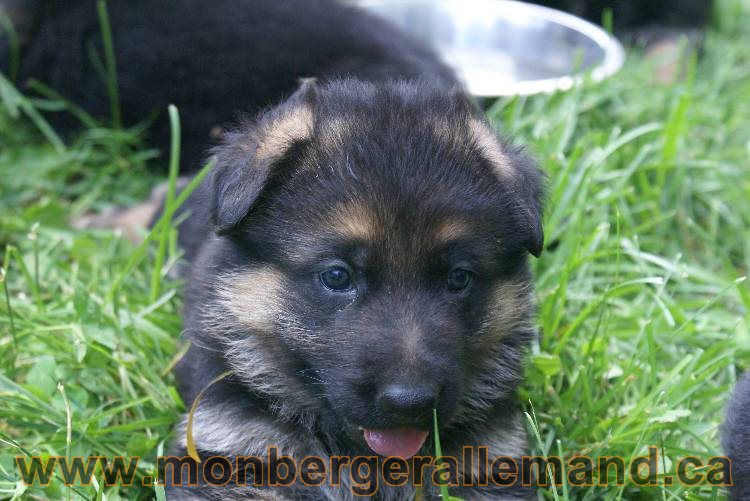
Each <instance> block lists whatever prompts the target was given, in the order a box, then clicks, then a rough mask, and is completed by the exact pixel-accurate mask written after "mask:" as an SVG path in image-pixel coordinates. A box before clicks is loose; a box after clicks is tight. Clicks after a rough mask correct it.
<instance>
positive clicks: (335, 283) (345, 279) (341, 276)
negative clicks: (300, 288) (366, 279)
mask: <svg viewBox="0 0 750 501" xmlns="http://www.w3.org/2000/svg"><path fill="white" fill-rule="evenodd" d="M320 282H321V283H322V284H323V285H325V286H326V287H327V288H329V289H331V290H332V291H337V292H341V291H347V290H349V289H351V288H352V277H351V275H350V274H349V272H348V271H347V270H346V269H345V268H342V267H340V266H336V267H334V268H329V269H327V270H325V271H323V272H322V273H321V274H320Z"/></svg>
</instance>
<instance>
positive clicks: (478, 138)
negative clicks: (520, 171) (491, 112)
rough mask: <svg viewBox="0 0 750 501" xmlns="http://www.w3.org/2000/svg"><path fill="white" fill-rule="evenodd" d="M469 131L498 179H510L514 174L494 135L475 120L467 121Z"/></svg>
mask: <svg viewBox="0 0 750 501" xmlns="http://www.w3.org/2000/svg"><path fill="white" fill-rule="evenodd" d="M469 130H470V131H471V135H472V138H473V139H474V141H475V142H476V144H477V146H478V147H479V148H480V149H481V150H482V153H483V154H484V156H485V158H486V159H487V160H489V162H490V163H491V164H492V166H493V167H494V168H495V172H497V174H498V175H499V176H500V178H501V179H508V178H510V177H512V176H513V174H514V172H513V166H512V165H511V163H510V161H509V160H508V158H507V157H506V156H505V154H504V153H503V151H502V148H500V143H499V142H498V140H497V137H496V136H495V134H494V133H493V132H492V131H491V130H489V129H488V128H487V126H486V125H485V124H484V123H482V121H481V120H478V119H476V118H472V119H471V120H470V121H469Z"/></svg>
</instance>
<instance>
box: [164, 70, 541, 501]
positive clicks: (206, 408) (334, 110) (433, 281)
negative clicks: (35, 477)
mask: <svg viewBox="0 0 750 501" xmlns="http://www.w3.org/2000/svg"><path fill="white" fill-rule="evenodd" d="M214 155H215V159H216V162H217V165H216V167H215V169H214V172H213V176H212V180H211V181H210V182H209V183H205V184H204V186H202V187H201V188H200V190H199V192H198V193H197V194H195V195H194V196H193V197H192V199H191V200H190V202H189V203H188V207H187V210H188V211H189V212H190V217H189V218H188V219H187V220H186V222H185V223H184V224H183V227H182V228H181V232H180V234H181V236H182V238H183V246H184V247H185V248H186V249H187V255H188V258H189V260H190V270H191V271H190V276H189V286H188V292H187V302H186V304H185V331H186V336H187V338H188V339H189V340H190V342H191V343H192V344H191V347H190V349H189V351H188V352H187V355H186V356H185V357H184V358H183V359H182V360H181V361H180V363H179V365H178V368H177V374H178V378H179V380H180V382H181V384H182V393H183V395H184V396H185V398H186V400H187V401H188V402H192V401H193V400H194V399H195V398H196V396H197V395H198V393H199V392H200V391H202V390H204V389H205V388H208V389H207V390H206V393H205V395H204V396H203V398H202V399H200V401H199V402H198V403H197V408H196V409H197V410H196V411H195V413H194V415H193V418H192V423H191V424H192V426H191V428H192V430H191V432H192V437H193V439H194V444H195V447H196V449H197V451H198V453H199V454H200V456H201V458H202V459H203V461H204V462H205V461H206V458H209V457H211V456H224V457H229V458H236V457H238V456H261V457H263V456H265V455H266V453H267V451H268V449H269V447H276V448H278V453H279V455H285V456H289V457H291V458H294V459H296V460H302V459H303V458H305V457H308V456H316V457H319V458H324V460H325V463H326V464H328V462H329V459H330V458H331V457H332V456H349V457H354V456H374V455H376V454H377V455H379V456H382V457H387V456H397V457H401V458H410V457H412V456H415V455H418V454H421V455H428V456H429V455H432V454H433V451H434V449H433V445H432V439H428V435H429V433H428V432H429V430H431V429H432V425H433V409H436V411H437V417H438V420H439V423H440V434H441V437H440V438H441V439H442V442H443V449H444V454H445V455H448V456H453V457H456V458H461V456H462V451H463V448H464V447H466V446H474V447H480V446H483V447H487V448H488V453H489V456H490V458H493V457H495V456H509V457H511V458H514V459H518V460H519V464H520V458H521V456H523V455H524V453H525V452H526V439H525V432H524V425H523V423H522V420H521V415H520V412H519V410H518V406H517V402H516V394H515V390H516V386H517V385H518V383H519V381H520V380H521V377H522V358H523V353H524V349H525V348H526V347H527V345H528V344H529V342H530V341H531V339H532V338H533V336H534V326H533V316H532V313H533V303H532V297H531V292H532V291H531V283H530V274H529V269H528V266H527V255H528V253H531V254H533V255H539V253H540V252H541V250H542V242H543V237H542V226H541V222H540V215H541V211H542V207H541V197H542V188H541V182H542V175H541V174H540V172H539V170H538V169H537V168H536V167H535V166H534V165H533V164H532V163H531V162H530V161H529V159H528V158H526V157H525V156H524V155H523V154H522V153H521V151H520V149H519V148H517V147H515V146H512V145H511V144H509V143H508V142H506V141H504V140H502V139H500V138H498V137H497V136H496V135H495V133H494V132H493V131H492V129H491V128H490V126H489V125H488V124H487V123H486V122H485V120H484V119H483V118H482V115H481V113H480V112H478V110H477V109H476V108H475V107H474V106H473V104H472V103H471V102H470V101H469V100H468V99H467V98H466V97H465V96H464V94H463V93H462V92H461V91H460V90H452V91H449V90H445V89H444V88H442V87H436V86H434V85H430V84H426V83H420V82H404V81H401V82H392V83H379V84H375V83H368V82H362V81H357V80H337V81H331V82H329V83H326V84H320V85H318V84H315V83H312V82H307V83H305V84H303V85H302V87H301V88H300V89H299V90H298V91H297V92H296V93H295V94H294V95H293V96H291V97H290V98H289V99H288V100H287V101H285V102H284V103H283V104H281V105H279V106H277V107H275V108H272V109H270V110H269V111H267V112H266V113H264V114H262V115H261V116H260V117H259V118H258V119H257V120H254V121H252V122H249V123H246V124H245V125H243V126H241V127H239V128H238V129H237V130H235V131H234V132H231V133H229V134H227V136H226V138H225V142H224V144H223V145H222V146H220V147H218V148H217V149H216V150H215V151H214ZM226 373H229V375H227V376H226V377H222V374H226ZM217 378H218V381H217ZM186 423H187V422H186ZM186 423H184V425H183V426H182V427H181V428H180V431H179V433H180V439H179V447H178V450H177V451H176V453H177V455H185V454H186V453H187V441H186ZM475 464H477V462H476V461H475ZM266 466H267V465H266ZM480 468H483V467H479V466H478V467H477V468H476V469H474V470H469V471H464V472H462V473H461V474H462V475H463V478H462V479H461V483H462V484H467V485H472V487H463V488H460V487H459V488H455V489H454V495H459V496H463V497H465V498H467V499H501V498H508V499H513V498H523V497H525V496H528V495H529V492H528V490H527V489H526V488H524V487H523V486H521V485H520V484H521V482H520V476H519V482H518V485H516V486H515V487H513V488H502V487H498V486H495V485H494V484H493V483H492V482H490V483H489V485H485V486H481V485H478V483H479V482H478V478H479V475H480V474H481V472H480ZM413 473H414V472H412V474H413ZM484 473H488V472H484ZM266 477H267V475H266ZM373 482H374V487H375V488H376V489H375V490H372V487H373V486H372V485H370V486H369V487H368V489H370V490H367V489H363V488H362V486H361V485H360V486H359V488H360V492H359V493H360V494H377V496H378V497H379V498H380V499H411V498H413V497H414V487H413V486H412V485H410V483H408V482H407V484H406V485H404V486H401V487H392V486H388V485H386V483H385V481H384V479H383V478H382V477H380V478H376V479H375V480H373ZM252 484H253V482H252V481H251V480H248V485H249V487H247V486H246V487H239V486H233V487H226V486H225V487H211V486H207V485H201V486H198V487H180V488H178V487H174V488H173V489H171V491H170V492H171V493H172V494H174V495H176V494H178V493H179V494H181V495H182V494H184V495H186V496H196V495H200V496H207V497H210V496H215V497H216V498H223V499H227V498H231V497H232V496H236V497H242V496H249V497H253V496H258V495H260V493H263V492H267V491H265V490H262V489H261V490H260V491H258V490H254V489H253V486H252ZM337 484H338V485H331V483H323V484H322V485H320V486H316V487H311V486H306V485H302V484H300V483H299V482H298V483H297V484H295V485H294V486H291V487H290V486H287V487H277V488H276V492H274V493H273V494H274V495H279V496H281V497H284V498H290V499H313V498H316V499H348V498H350V497H354V493H356V492H357V488H358V486H357V485H353V484H357V481H356V478H354V479H353V478H351V476H350V475H345V474H343V475H342V477H341V480H340V481H339V482H338V483H337ZM424 489H425V493H426V494H428V495H429V494H430V493H433V492H436V490H435V487H434V486H433V485H432V484H431V483H430V482H425V487H424Z"/></svg>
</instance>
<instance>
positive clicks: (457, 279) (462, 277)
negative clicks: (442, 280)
mask: <svg viewBox="0 0 750 501" xmlns="http://www.w3.org/2000/svg"><path fill="white" fill-rule="evenodd" d="M471 278H472V273H471V272H470V271H469V270H464V269H461V268H456V269H455V270H453V271H451V272H450V273H449V274H448V290H450V291H452V292H459V291H462V290H464V289H465V288H467V287H468V286H469V284H470V283H471Z"/></svg>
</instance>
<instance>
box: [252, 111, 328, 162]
mask: <svg viewBox="0 0 750 501" xmlns="http://www.w3.org/2000/svg"><path fill="white" fill-rule="evenodd" d="M313 121H314V118H313V113H312V110H311V109H310V108H309V107H308V106H298V107H296V108H293V109H291V110H290V111H289V112H287V113H286V114H284V115H282V116H281V117H279V118H276V119H275V120H273V121H272V122H271V123H270V124H268V125H265V126H264V127H263V129H262V130H261V131H260V133H259V143H258V149H257V150H256V157H257V158H258V159H270V158H276V157H279V156H281V155H283V154H284V152H285V151H286V150H287V148H289V146H290V145H291V144H292V142H294V141H299V140H304V139H309V138H310V137H311V136H312V128H313Z"/></svg>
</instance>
